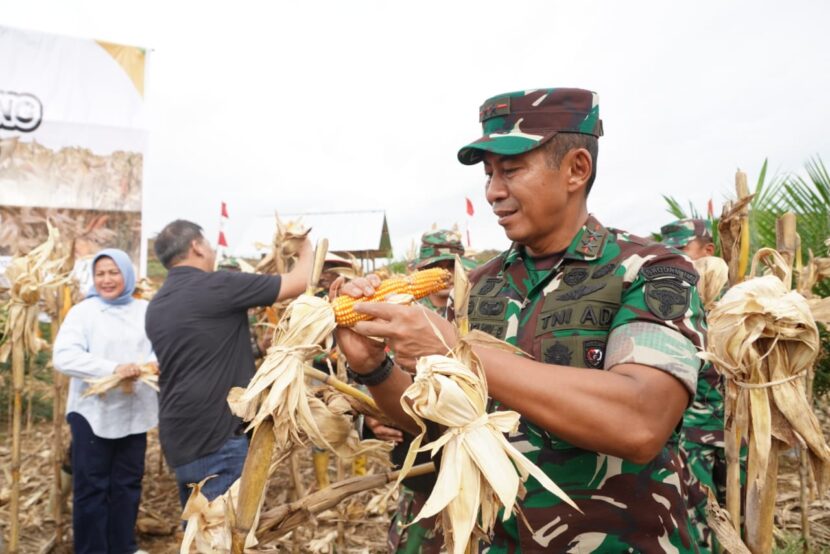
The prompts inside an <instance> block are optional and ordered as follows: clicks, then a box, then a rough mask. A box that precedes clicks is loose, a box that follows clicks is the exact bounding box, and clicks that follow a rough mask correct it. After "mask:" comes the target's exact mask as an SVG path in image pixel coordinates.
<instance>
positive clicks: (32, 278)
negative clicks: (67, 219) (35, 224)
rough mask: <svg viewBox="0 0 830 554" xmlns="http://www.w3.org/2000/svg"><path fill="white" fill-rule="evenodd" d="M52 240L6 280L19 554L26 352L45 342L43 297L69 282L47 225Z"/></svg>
mask: <svg viewBox="0 0 830 554" xmlns="http://www.w3.org/2000/svg"><path fill="white" fill-rule="evenodd" d="M46 225H47V229H48V233H49V235H48V237H47V239H46V241H45V242H43V244H41V245H39V246H37V247H36V248H34V249H33V250H32V251H31V252H29V253H28V254H26V255H25V256H19V257H15V258H13V259H12V261H11V263H10V264H9V265H8V266H7V267H6V278H7V279H8V280H9V283H10V284H11V288H10V289H9V297H10V298H9V302H8V304H7V307H6V312H7V319H6V324H5V327H4V330H3V339H2V340H3V344H2V345H0V361H2V362H5V361H6V360H7V359H8V357H9V354H11V355H12V389H13V396H14V401H13V410H12V459H11V482H12V487H11V489H12V490H11V498H10V502H9V520H10V521H11V526H10V531H9V550H10V551H11V552H17V549H18V548H19V539H20V434H21V417H22V400H21V394H22V391H23V381H24V372H25V357H26V351H28V352H29V353H30V354H36V353H37V352H38V351H39V350H40V349H41V347H42V346H44V344H45V342H44V341H43V339H41V338H40V334H39V333H38V326H37V324H38V323H37V316H38V312H39V307H38V304H39V302H40V300H41V298H42V296H43V294H44V293H45V292H46V291H48V290H50V289H53V288H57V287H60V286H62V285H63V284H64V283H65V282H66V280H67V279H68V277H67V275H66V274H65V273H64V272H63V271H62V268H64V266H65V265H66V258H65V256H63V257H61V252H60V249H59V246H58V244H59V233H58V231H57V229H55V228H54V227H52V225H51V224H49V223H48V222H47V224H46Z"/></svg>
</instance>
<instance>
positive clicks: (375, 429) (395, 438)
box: [364, 416, 403, 443]
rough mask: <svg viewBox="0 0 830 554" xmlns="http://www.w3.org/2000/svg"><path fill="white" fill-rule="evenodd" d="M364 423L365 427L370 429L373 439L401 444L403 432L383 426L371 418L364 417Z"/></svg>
mask: <svg viewBox="0 0 830 554" xmlns="http://www.w3.org/2000/svg"><path fill="white" fill-rule="evenodd" d="M364 421H365V422H366V427H368V428H369V429H371V431H372V434H373V435H375V438H377V439H378V440H382V441H392V442H394V443H399V442H403V432H402V431H401V430H400V429H395V428H394V427H389V426H388V425H384V424H383V423H381V422H380V421H378V420H377V419H375V418H373V417H372V416H366V417H365V419H364Z"/></svg>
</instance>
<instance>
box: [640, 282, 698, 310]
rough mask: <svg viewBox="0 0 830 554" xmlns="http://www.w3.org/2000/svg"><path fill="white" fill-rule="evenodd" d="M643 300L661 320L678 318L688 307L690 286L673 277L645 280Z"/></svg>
mask: <svg viewBox="0 0 830 554" xmlns="http://www.w3.org/2000/svg"><path fill="white" fill-rule="evenodd" d="M644 293H645V301H646V306H648V309H649V310H650V311H651V313H653V314H654V315H656V316H657V317H659V318H660V319H663V320H670V319H678V318H680V317H682V316H683V314H685V313H686V310H688V309H689V301H690V300H691V293H692V289H691V287H685V286H683V285H682V284H681V282H680V281H678V280H675V279H655V280H653V281H646V285H645V289H644Z"/></svg>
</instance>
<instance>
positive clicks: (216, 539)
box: [179, 475, 259, 554]
mask: <svg viewBox="0 0 830 554" xmlns="http://www.w3.org/2000/svg"><path fill="white" fill-rule="evenodd" d="M213 477H215V476H214V475H211V476H210V477H206V478H205V479H202V480H201V481H200V482H199V483H197V484H194V485H191V486H192V488H193V490H192V491H191V492H190V497H189V498H188V499H187V504H185V507H184V511H183V512H182V519H184V520H186V521H187V526H186V528H185V532H184V537H183V538H182V544H181V547H180V548H179V552H180V553H181V554H189V552H190V551H191V548H192V547H195V548H196V552H202V553H220V552H221V553H225V552H230V550H231V526H232V522H233V503H234V502H235V501H236V500H235V499H236V498H237V497H238V496H239V479H237V480H236V481H234V483H233V485H231V486H230V488H229V489H228V490H227V491H226V492H225V493H224V494H222V495H221V496H217V497H216V498H214V499H213V500H208V499H207V498H206V497H205V495H203V494H202V486H204V484H205V482H206V481H207V480H208V479H212V478H213ZM257 519H259V514H257ZM256 545H257V540H256V537H255V536H254V533H253V531H251V532H250V533H248V536H247V537H246V538H245V548H252V547H254V546H256Z"/></svg>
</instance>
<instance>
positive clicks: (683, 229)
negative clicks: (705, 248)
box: [660, 218, 712, 248]
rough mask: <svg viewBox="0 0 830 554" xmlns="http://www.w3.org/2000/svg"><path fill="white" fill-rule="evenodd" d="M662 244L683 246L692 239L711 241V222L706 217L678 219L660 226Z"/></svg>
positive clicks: (676, 246)
mask: <svg viewBox="0 0 830 554" xmlns="http://www.w3.org/2000/svg"><path fill="white" fill-rule="evenodd" d="M660 235H662V237H663V238H662V241H663V244H665V245H667V246H674V247H675V248H683V247H684V246H686V245H687V244H689V243H690V242H692V240H694V239H703V240H705V241H708V242H711V241H712V222H711V221H709V220H708V219H692V218H687V219H678V220H677V221H672V222H671V223H669V224H668V225H663V226H662V227H660Z"/></svg>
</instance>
